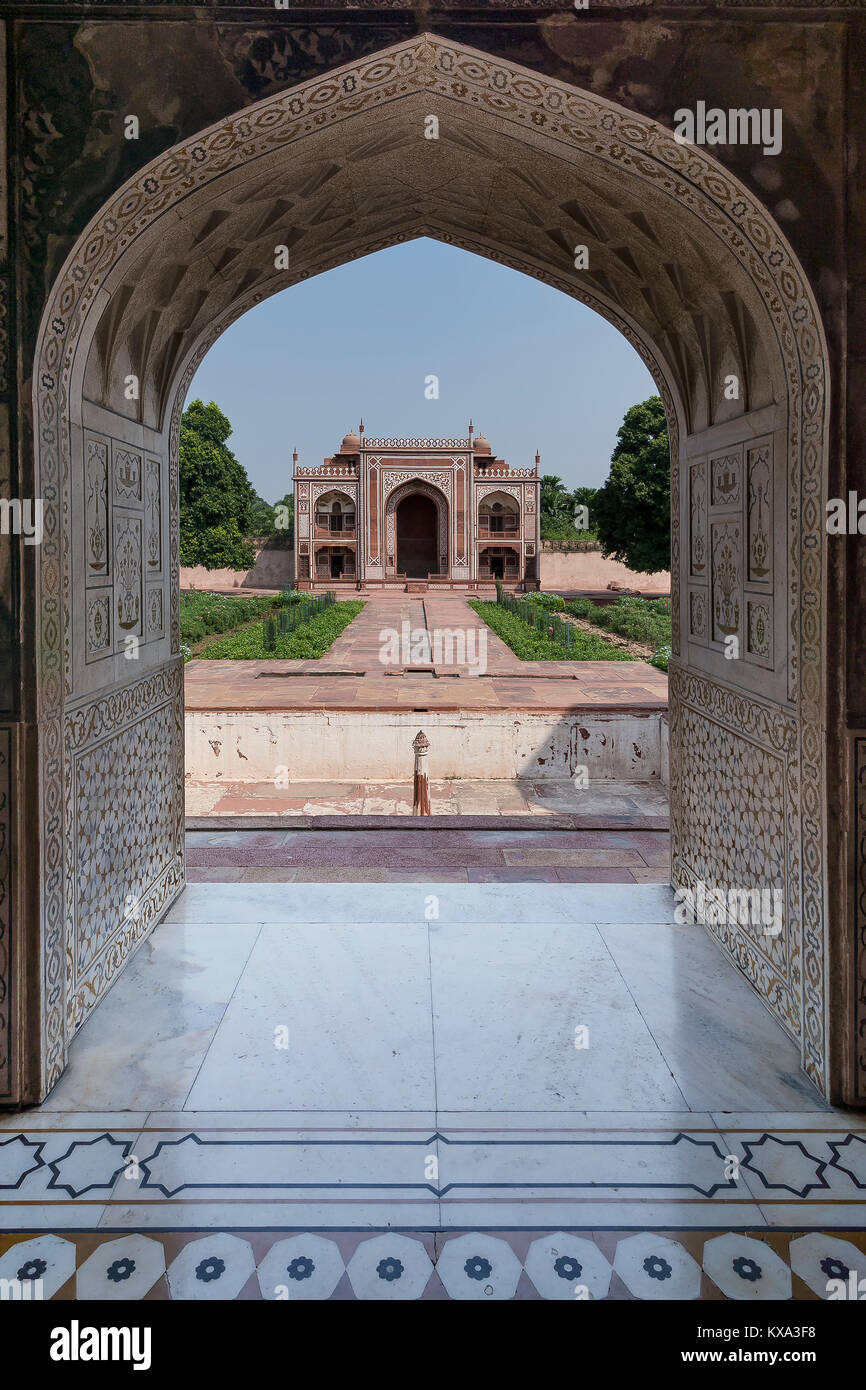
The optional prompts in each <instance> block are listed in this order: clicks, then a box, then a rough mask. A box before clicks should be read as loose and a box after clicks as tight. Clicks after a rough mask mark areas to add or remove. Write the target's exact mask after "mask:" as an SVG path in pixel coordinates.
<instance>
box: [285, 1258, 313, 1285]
mask: <svg viewBox="0 0 866 1390" xmlns="http://www.w3.org/2000/svg"><path fill="white" fill-rule="evenodd" d="M315 1268H316V1266H315V1265H314V1264H313V1261H312V1260H311V1259H310V1257H309V1255H299V1256H298V1258H297V1259H296V1260H292V1262H291V1264H290V1265H289V1267H288V1275H289V1278H290V1279H309V1277H310V1275H311V1274H312V1272H313V1270H314V1269H315Z"/></svg>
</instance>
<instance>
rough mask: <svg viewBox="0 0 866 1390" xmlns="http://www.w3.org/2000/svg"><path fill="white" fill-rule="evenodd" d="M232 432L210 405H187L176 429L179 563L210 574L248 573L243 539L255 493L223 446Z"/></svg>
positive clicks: (248, 552) (249, 551) (249, 555)
mask: <svg viewBox="0 0 866 1390" xmlns="http://www.w3.org/2000/svg"><path fill="white" fill-rule="evenodd" d="M231 432H232V427H231V425H230V423H229V421H228V419H227V418H226V416H225V415H223V413H222V411H221V410H220V408H219V406H217V405H216V404H215V403H214V402H213V401H211V402H210V404H209V405H205V404H204V403H203V402H202V401H199V400H196V401H191V402H190V404H189V405H188V406H187V408H186V410H185V411H184V412H183V416H182V418H181V425H180V448H179V453H180V559H181V564H183V565H206V566H207V568H208V569H220V568H223V567H225V568H228V569H249V567H250V566H251V565H252V564H253V563H254V561H255V549H254V548H253V546H252V545H251V544H250V543H249V541H247V540H245V539H244V537H245V536H246V535H248V534H249V532H250V517H251V511H252V507H253V503H254V501H255V500H256V494H255V491H254V489H253V486H252V484H251V483H250V480H249V478H248V477H247V472H246V469H245V468H244V466H243V464H241V463H239V462H238V460H237V459H236V458H235V456H234V454H233V453H232V451H231V449H229V448H228V446H227V445H226V440H227V439H228V437H229V435H230V434H231Z"/></svg>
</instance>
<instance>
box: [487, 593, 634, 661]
mask: <svg viewBox="0 0 866 1390" xmlns="http://www.w3.org/2000/svg"><path fill="white" fill-rule="evenodd" d="M520 606H521V608H522V609H523V610H524V612H525V614H526V616H525V617H524V616H523V614H518V613H514V612H511V611H510V610H509V609H508V608H505V607H504V606H503V605H501V604H497V603H485V602H483V601H481V600H480V599H478V600H476V599H470V601H469V607H470V608H474V610H475V612H476V613H477V614H478V616H479V617H480V618H483V619H484V622H485V623H486V624H487V626H488V627H489V628H491V630H492V631H493V632H495V633H496V635H497V637H501V638H502V640H503V642H504V643H505V644H506V646H508V647H510V648H511V650H512V651H513V652H514V654H515V656H519V657H520V659H521V661H630V660H631V659H632V658H631V657H630V656H629V655H628V653H627V652H623V651H620V650H619V649H618V648H617V647H612V646H611V645H610V643H608V642H605V641H604V639H603V638H602V637H595V636H594V635H593V634H592V633H590V632H581V631H580V629H579V628H576V627H574V625H573V624H572V623H564V622H563V621H562V619H561V618H557V617H556V615H555V614H548V613H546V612H545V610H544V609H543V608H542V607H540V606H539V605H538V604H535V605H524V604H521V605H520ZM530 619H531V621H530ZM551 627H552V628H553V636H552V637H551V636H550V635H549V633H548V629H549V628H551Z"/></svg>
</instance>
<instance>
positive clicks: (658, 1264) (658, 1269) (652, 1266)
mask: <svg viewBox="0 0 866 1390" xmlns="http://www.w3.org/2000/svg"><path fill="white" fill-rule="evenodd" d="M643 1267H644V1269H645V1270H646V1272H647V1274H648V1275H649V1277H650V1279H670V1277H671V1275H672V1274H673V1270H672V1269H671V1267H670V1265H669V1264H668V1262H667V1260H663V1259H662V1257H661V1255H647V1257H646V1259H645V1260H644V1262H643Z"/></svg>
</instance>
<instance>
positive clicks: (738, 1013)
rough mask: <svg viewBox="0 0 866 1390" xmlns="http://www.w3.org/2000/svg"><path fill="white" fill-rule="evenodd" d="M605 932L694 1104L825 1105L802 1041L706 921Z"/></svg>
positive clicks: (606, 928)
mask: <svg viewBox="0 0 866 1390" xmlns="http://www.w3.org/2000/svg"><path fill="white" fill-rule="evenodd" d="M599 932H600V934H601V936H602V939H603V940H604V942H605V944H606V946H607V947H608V949H609V951H610V953H611V955H612V956H613V959H614V960H615V961H616V964H617V966H618V968H619V971H620V974H621V975H622V978H623V980H624V981H625V984H626V985H627V987H628V991H629V994H630V996H631V998H632V1000H633V1001H634V1004H635V1006H636V1007H637V1008H638V1009H639V1010H640V1012H641V1015H642V1017H643V1018H644V1019H645V1021H646V1023H647V1026H648V1027H649V1028H650V1029H651V1030H652V1034H653V1037H654V1038H655V1040H656V1042H657V1044H658V1046H659V1048H660V1050H661V1052H662V1054H663V1055H664V1057H665V1059H666V1061H667V1062H668V1064H669V1066H670V1068H671V1071H672V1072H673V1073H674V1075H675V1076H676V1078H677V1081H678V1083H679V1085H680V1087H681V1089H682V1091H683V1094H684V1096H685V1099H686V1103H687V1104H688V1105H689V1106H691V1107H692V1108H693V1109H695V1110H743V1109H745V1108H746V1107H747V1106H752V1107H754V1108H755V1109H758V1110H762V1109H764V1108H766V1109H767V1110H771V1109H772V1110H782V1109H784V1108H785V1107H786V1106H788V1107H789V1108H790V1109H792V1110H816V1111H821V1110H826V1109H827V1106H826V1103H825V1102H824V1101H823V1100H822V1098H821V1097H820V1096H819V1094H818V1092H817V1091H816V1090H815V1088H814V1087H813V1086H811V1085H810V1083H809V1082H808V1081H807V1080H806V1077H805V1076H804V1075H803V1073H802V1072H801V1070H800V1055H799V1050H798V1048H797V1045H796V1043H795V1042H794V1041H793V1039H791V1038H790V1037H788V1035H787V1034H786V1033H785V1032H784V1031H783V1029H782V1027H781V1026H780V1025H779V1024H778V1023H776V1021H775V1020H774V1019H773V1017H772V1016H771V1014H770V1012H769V1010H768V1009H767V1008H766V1006H765V1005H764V1004H763V1003H762V1002H761V1000H760V999H759V998H758V996H757V994H756V993H755V991H754V990H753V989H752V987H751V985H750V984H749V983H748V981H747V980H746V978H745V977H744V976H743V975H741V974H740V972H739V971H738V970H737V969H736V968H735V967H734V966H733V965H732V964H731V963H730V962H729V961H728V960H727V959H726V957H725V956H724V955H723V953H722V951H721V948H720V947H719V946H718V945H716V943H715V942H714V941H712V940H711V938H710V936H709V935H708V933H707V931H706V930H705V929H704V928H703V927H701V926H683V925H678V924H675V923H655V924H653V925H652V926H647V925H646V924H645V923H643V924H640V925H622V924H619V923H608V924H606V925H603V926H600V927H599Z"/></svg>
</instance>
